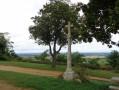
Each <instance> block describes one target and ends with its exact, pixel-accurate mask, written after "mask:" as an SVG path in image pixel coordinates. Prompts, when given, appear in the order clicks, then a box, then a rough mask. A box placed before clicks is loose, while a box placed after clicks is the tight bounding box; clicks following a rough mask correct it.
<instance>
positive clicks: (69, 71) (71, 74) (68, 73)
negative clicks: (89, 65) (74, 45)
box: [63, 21, 75, 80]
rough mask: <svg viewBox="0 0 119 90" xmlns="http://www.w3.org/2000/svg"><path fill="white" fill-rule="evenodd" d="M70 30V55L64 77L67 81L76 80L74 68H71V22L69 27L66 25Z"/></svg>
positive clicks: (68, 55)
mask: <svg viewBox="0 0 119 90" xmlns="http://www.w3.org/2000/svg"><path fill="white" fill-rule="evenodd" d="M66 27H67V28H68V54H67V69H66V71H65V73H64V75H63V77H64V79H65V80H75V74H74V71H72V66H71V30H70V29H71V27H73V25H72V24H71V22H70V21H69V22H68V25H66Z"/></svg>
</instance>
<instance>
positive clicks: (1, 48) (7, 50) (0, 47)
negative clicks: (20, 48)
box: [0, 33, 18, 60]
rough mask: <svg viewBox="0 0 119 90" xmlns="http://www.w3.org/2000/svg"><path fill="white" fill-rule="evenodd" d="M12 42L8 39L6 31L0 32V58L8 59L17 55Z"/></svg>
mask: <svg viewBox="0 0 119 90" xmlns="http://www.w3.org/2000/svg"><path fill="white" fill-rule="evenodd" d="M12 44H13V42H11V41H10V38H9V37H8V33H0V59H1V60H8V58H9V59H10V58H16V57H18V56H17V55H16V54H15V52H14V50H13V46H12Z"/></svg>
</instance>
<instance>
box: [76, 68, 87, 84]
mask: <svg viewBox="0 0 119 90" xmlns="http://www.w3.org/2000/svg"><path fill="white" fill-rule="evenodd" d="M85 69H86V68H85V67H81V69H80V70H79V71H77V78H78V79H80V80H81V82H87V81H88V80H87V78H86V74H85Z"/></svg>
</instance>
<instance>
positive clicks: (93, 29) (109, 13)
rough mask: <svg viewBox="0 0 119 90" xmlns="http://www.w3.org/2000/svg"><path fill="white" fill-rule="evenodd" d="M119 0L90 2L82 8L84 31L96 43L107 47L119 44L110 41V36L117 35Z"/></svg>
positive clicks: (118, 31) (95, 0)
mask: <svg viewBox="0 0 119 90" xmlns="http://www.w3.org/2000/svg"><path fill="white" fill-rule="evenodd" d="M118 3H119V0H90V1H89V3H88V4H87V5H83V6H82V10H83V12H84V17H85V18H84V23H85V26H84V27H85V29H86V30H87V32H88V33H90V36H91V37H94V38H95V39H96V40H97V41H98V42H102V43H103V44H107V45H108V46H109V47H111V46H112V45H117V46H119V44H118V43H117V42H114V41H113V40H112V34H117V33H119V18H117V16H119V13H118V12H119V11H118V9H119V8H118V7H119V6H118V5H119V4H118Z"/></svg>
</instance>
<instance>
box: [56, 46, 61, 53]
mask: <svg viewBox="0 0 119 90" xmlns="http://www.w3.org/2000/svg"><path fill="white" fill-rule="evenodd" d="M62 47H63V45H61V46H60V48H59V50H58V51H57V52H56V53H59V51H60V50H61V48H62Z"/></svg>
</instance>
